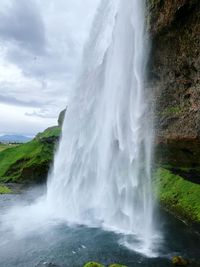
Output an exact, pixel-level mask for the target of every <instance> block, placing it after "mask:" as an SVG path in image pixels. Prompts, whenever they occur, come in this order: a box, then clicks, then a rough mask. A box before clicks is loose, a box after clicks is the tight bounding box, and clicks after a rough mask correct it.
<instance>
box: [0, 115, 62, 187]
mask: <svg viewBox="0 0 200 267" xmlns="http://www.w3.org/2000/svg"><path fill="white" fill-rule="evenodd" d="M64 115H65V112H61V114H60V116H59V119H58V126H54V127H50V128H48V129H46V130H45V131H44V132H42V133H39V134H38V135H37V136H36V137H35V138H34V139H33V140H32V141H30V142H28V143H25V144H21V145H18V146H16V147H7V149H2V151H1V152H0V182H1V183H7V182H15V183H33V182H34V183H41V182H44V181H45V180H46V177H47V173H48V171H49V168H50V165H51V163H52V160H53V154H54V151H55V149H56V144H57V141H58V139H59V136H60V134H61V125H62V122H63V119H64ZM4 189H5V188H4ZM2 192H3V189H2ZM4 192H5V190H4Z"/></svg>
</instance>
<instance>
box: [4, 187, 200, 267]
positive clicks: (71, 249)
mask: <svg viewBox="0 0 200 267" xmlns="http://www.w3.org/2000/svg"><path fill="white" fill-rule="evenodd" d="M36 191H37V193H38V192H41V191H38V189H37V190H35V191H33V190H30V191H29V192H26V193H24V194H20V195H7V196H6V195H4V196H0V214H1V215H0V219H1V216H3V215H4V216H5V214H6V212H7V210H8V209H9V208H10V206H12V205H14V204H15V205H16V203H18V202H23V203H31V201H32V200H33V199H34V197H36V194H35V192H36ZM22 216H23V214H22ZM12 223H15V222H12ZM158 224H159V227H160V229H162V231H163V241H162V243H160V244H159V248H158V256H157V257H153V258H151V257H147V256H144V255H142V254H139V253H137V252H134V251H132V250H129V249H127V248H126V247H124V246H123V245H121V244H120V242H119V240H120V239H121V238H122V235H121V234H117V233H113V232H109V231H105V230H102V229H99V228H95V227H93V228H89V227H85V226H76V227H75V226H69V225H67V224H65V223H61V222H60V223H56V224H52V225H51V226H49V225H48V227H46V228H45V227H44V226H43V227H41V228H38V229H37V231H33V232H31V231H30V232H29V233H28V234H25V235H14V234H13V232H12V231H9V230H6V231H5V229H4V228H2V227H1V225H0V266H1V267H14V266H15V267H35V266H37V265H38V264H39V263H40V262H52V263H54V264H57V265H58V266H60V267H73V266H74V267H82V266H83V265H84V263H85V262H88V261H97V262H101V263H102V264H105V265H108V264H111V263H123V264H125V265H127V266H129V267H134V266H141V267H143V266H144V267H145V266H152V267H158V266H159V267H161V266H162V267H163V266H165V267H167V266H172V264H171V260H170V259H171V257H172V256H173V255H182V256H183V257H186V258H189V259H195V260H198V259H199V255H200V238H199V236H198V235H197V234H195V233H194V232H192V231H191V230H190V229H189V228H188V227H187V226H186V225H185V224H183V223H182V222H180V221H178V220H177V219H175V218H174V217H172V216H171V215H169V214H167V213H165V212H164V211H162V212H160V216H159V218H158ZM29 227H30V229H31V228H32V227H33V225H31V223H30V226H29Z"/></svg>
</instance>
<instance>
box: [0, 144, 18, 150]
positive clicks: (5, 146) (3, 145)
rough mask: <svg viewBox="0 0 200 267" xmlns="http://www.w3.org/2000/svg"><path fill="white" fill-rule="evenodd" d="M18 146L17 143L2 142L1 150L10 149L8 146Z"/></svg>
mask: <svg viewBox="0 0 200 267" xmlns="http://www.w3.org/2000/svg"><path fill="white" fill-rule="evenodd" d="M16 146H18V145H17V144H1V143H0V152H1V151H3V150H5V149H8V148H13V147H16Z"/></svg>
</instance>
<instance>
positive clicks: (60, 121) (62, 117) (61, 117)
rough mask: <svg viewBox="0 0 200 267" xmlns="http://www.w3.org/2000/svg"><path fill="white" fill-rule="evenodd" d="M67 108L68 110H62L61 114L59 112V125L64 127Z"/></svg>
mask: <svg viewBox="0 0 200 267" xmlns="http://www.w3.org/2000/svg"><path fill="white" fill-rule="evenodd" d="M66 110H67V109H64V110H62V111H61V112H60V114H59V117H58V126H59V127H62V124H63V121H64V118H65V114H66Z"/></svg>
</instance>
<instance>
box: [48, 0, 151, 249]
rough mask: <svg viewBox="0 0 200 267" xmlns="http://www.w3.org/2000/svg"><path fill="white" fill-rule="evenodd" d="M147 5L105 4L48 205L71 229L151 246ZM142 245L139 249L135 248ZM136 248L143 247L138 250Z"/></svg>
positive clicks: (129, 1)
mask: <svg viewBox="0 0 200 267" xmlns="http://www.w3.org/2000/svg"><path fill="white" fill-rule="evenodd" d="M144 11H145V0H102V1H101V4H100V7H99V9H98V12H97V15H96V17H95V21H94V24H93V27H92V31H91V34H90V39H89V42H88V43H87V45H86V49H85V52H84V55H83V64H82V74H81V77H80V79H79V83H78V86H77V87H76V89H75V91H74V92H73V97H72V98H71V99H70V101H69V105H68V110H67V115H66V118H65V121H64V125H63V134H62V138H61V141H60V145H59V148H58V151H57V154H56V156H55V161H54V167H53V169H52V172H51V174H50V175H49V181H48V190H47V203H48V206H49V207H50V209H51V210H52V212H53V213H54V214H55V215H56V216H58V217H62V218H65V219H66V220H67V221H69V222H71V223H77V224H86V225H101V226H102V227H104V228H106V229H112V230H114V231H119V232H122V233H125V235H124V244H125V245H127V246H128V247H130V248H133V249H136V247H134V245H133V242H132V240H133V239H135V238H137V240H140V241H141V243H140V245H141V246H142V248H144V250H146V251H148V250H149V249H151V246H152V243H151V242H152V237H153V222H152V216H153V204H152V197H151V144H152V130H151V126H150V123H149V118H148V117H147V114H146V111H147V109H148V105H147V100H146V96H145V92H144V88H143V81H144V77H145V67H146V64H145V63H146V58H147V55H146V54H147V53H146V52H145V51H146V44H145V22H144V21H145V14H144ZM137 246H139V245H137ZM138 250H139V247H138Z"/></svg>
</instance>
